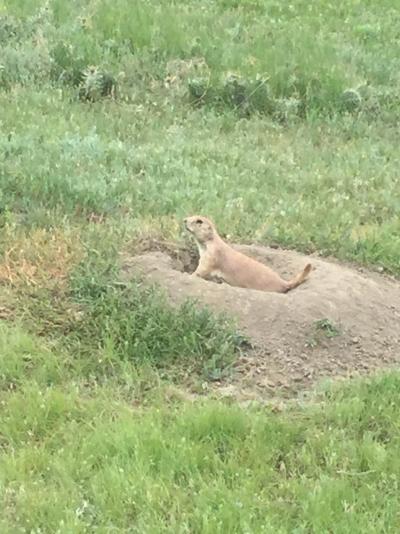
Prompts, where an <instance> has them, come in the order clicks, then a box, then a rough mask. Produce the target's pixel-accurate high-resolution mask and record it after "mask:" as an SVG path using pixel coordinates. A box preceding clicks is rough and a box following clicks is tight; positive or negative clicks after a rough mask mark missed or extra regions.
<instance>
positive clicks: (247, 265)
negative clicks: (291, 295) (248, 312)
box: [218, 243, 287, 293]
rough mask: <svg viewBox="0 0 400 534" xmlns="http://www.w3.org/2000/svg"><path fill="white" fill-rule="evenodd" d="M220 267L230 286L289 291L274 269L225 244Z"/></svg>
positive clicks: (219, 261)
mask: <svg viewBox="0 0 400 534" xmlns="http://www.w3.org/2000/svg"><path fill="white" fill-rule="evenodd" d="M223 245H224V247H223V250H221V251H220V252H219V255H218V256H219V257H218V264H219V265H218V267H219V270H220V271H221V274H222V275H223V278H224V279H225V280H226V282H227V283H228V284H231V285H233V286H238V287H245V288H249V289H259V290H263V291H266V290H268V291H278V292H282V293H284V292H285V291H287V287H286V282H285V280H282V278H281V277H280V276H279V275H278V274H277V273H275V272H274V271H273V270H272V269H270V268H269V267H267V265H264V264H263V263H260V262H259V261H257V260H255V259H254V258H250V257H249V256H245V255H244V254H242V253H241V252H239V251H237V250H235V249H233V248H232V247H230V246H229V245H227V244H226V243H223Z"/></svg>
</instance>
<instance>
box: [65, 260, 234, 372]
mask: <svg viewBox="0 0 400 534" xmlns="http://www.w3.org/2000/svg"><path fill="white" fill-rule="evenodd" d="M88 265H89V263H87V264H86V268H85V266H81V267H80V268H78V270H77V271H76V272H75V273H74V275H73V281H72V297H73V300H74V301H75V302H76V303H78V304H79V305H80V306H81V309H82V312H83V313H82V318H81V320H80V321H79V322H78V323H77V324H76V327H75V329H74V332H73V334H72V335H71V340H72V341H73V342H74V343H78V344H79V347H80V350H81V351H83V352H85V353H87V354H90V353H91V352H92V351H93V348H95V349H97V350H98V351H100V352H101V351H104V350H106V352H108V353H111V354H113V358H117V359H120V360H122V361H130V362H134V363H136V364H141V363H147V364H151V365H154V366H155V367H156V368H158V369H163V370H167V369H168V370H169V372H170V373H178V375H181V376H182V375H186V374H188V373H194V374H197V375H200V376H203V377H204V378H206V379H211V380H213V379H219V378H221V377H222V376H223V375H224V374H225V373H226V372H228V371H229V368H230V366H231V365H232V363H233V361H234V359H235V353H236V352H237V350H238V349H239V348H240V346H241V344H242V342H243V341H244V338H243V337H242V336H241V335H239V334H238V333H237V331H236V328H235V327H234V325H233V323H232V321H230V320H228V318H226V317H223V316H222V315H221V316H219V315H215V314H213V313H211V311H209V310H207V309H206V308H204V307H203V306H202V305H201V304H199V303H196V302H190V301H188V302H186V303H184V304H183V305H181V306H179V307H178V308H173V307H172V306H171V305H170V304H168V302H167V300H166V297H165V295H164V294H163V293H162V291H161V289H159V288H156V287H150V288H149V287H145V286H144V285H142V284H141V282H140V280H139V279H138V280H133V281H131V282H129V283H126V284H122V283H116V282H115V281H113V279H112V277H109V276H108V275H107V274H106V275H105V277H103V278H101V277H96V275H93V272H92V270H91V269H90V270H87V266H88ZM91 265H92V267H93V264H91ZM172 369H174V371H172Z"/></svg>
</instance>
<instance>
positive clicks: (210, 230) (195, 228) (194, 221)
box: [183, 215, 217, 243]
mask: <svg viewBox="0 0 400 534" xmlns="http://www.w3.org/2000/svg"><path fill="white" fill-rule="evenodd" d="M183 222H184V223H185V227H186V230H188V231H189V232H190V233H191V234H193V236H194V237H195V238H196V240H197V241H198V242H199V243H207V241H212V240H213V239H214V237H215V236H216V235H217V231H216V229H215V226H214V225H213V223H212V222H211V221H210V220H209V219H207V218H206V217H202V216H201V215H193V216H192V217H186V219H184V221H183Z"/></svg>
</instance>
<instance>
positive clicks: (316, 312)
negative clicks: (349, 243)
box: [122, 241, 400, 398]
mask: <svg viewBox="0 0 400 534" xmlns="http://www.w3.org/2000/svg"><path fill="white" fill-rule="evenodd" d="M236 248H237V249H238V250H240V251H242V252H244V253H245V254H248V255H249V256H253V257H255V258H256V259H258V260H260V261H262V262H265V263H266V264H267V265H269V266H270V267H272V268H273V269H274V270H276V271H277V272H279V273H280V274H281V276H283V277H284V278H288V279H289V278H291V277H292V276H293V275H294V274H296V273H297V272H299V271H300V270H302V269H303V268H304V266H305V264H306V263H308V262H309V261H310V257H306V256H302V255H300V254H297V253H295V252H289V251H284V250H276V249H271V248H263V247H257V246H245V245H241V246H236ZM311 262H312V264H313V267H314V270H313V272H312V273H311V275H310V278H309V280H308V281H307V282H306V283H305V284H303V285H302V286H300V287H298V288H296V289H294V290H293V291H290V292H289V293H287V294H284V295H281V294H277V293H264V292H260V291H255V290H248V289H241V288H236V287H231V286H229V285H227V284H216V283H213V282H207V281H205V280H202V279H199V278H197V277H191V276H190V274H189V273H190V272H191V271H193V270H194V268H195V266H196V264H197V258H196V253H195V252H194V250H191V249H184V248H179V247H177V246H176V245H175V246H173V245H171V244H166V243H161V242H156V241H153V242H148V243H147V246H145V247H143V248H142V250H141V251H140V255H136V256H129V255H128V256H127V255H125V256H124V260H123V266H122V272H123V276H124V277H125V278H128V279H129V278H131V277H132V276H136V275H142V276H144V277H145V279H146V280H148V281H149V282H151V283H154V282H156V283H158V284H160V285H161V286H162V287H164V288H165V289H166V291H167V294H168V295H169V298H170V300H171V302H172V303H174V304H180V303H181V302H183V301H184V300H185V299H187V298H196V299H198V300H199V301H200V302H202V303H204V304H206V305H208V306H209V307H210V308H211V309H213V310H216V311H224V312H228V313H229V314H231V315H233V316H234V317H235V318H236V320H237V323H238V325H239V327H240V328H241V330H242V332H243V333H244V334H246V335H247V336H248V337H249V338H250V340H251V342H252V345H253V348H252V349H251V350H249V351H248V352H247V353H246V354H244V355H243V356H242V357H241V358H240V359H239V361H238V363H237V366H236V372H235V373H234V375H233V376H232V377H231V378H230V379H229V383H226V382H225V383H224V384H219V385H218V386H217V387H220V388H221V390H222V389H225V390H227V391H228V392H229V394H230V392H231V390H232V389H234V390H235V391H234V392H233V394H235V395H236V394H237V393H238V392H239V393H240V394H241V395H242V396H245V397H247V398H251V397H254V396H257V397H258V398H259V397H260V396H261V397H268V396H271V395H276V394H277V393H282V394H283V395H293V394H294V393H296V392H299V391H301V390H304V389H307V388H309V387H310V386H312V385H313V384H315V383H316V382H319V381H321V380H323V379H328V378H339V377H352V376H356V375H360V374H366V373H371V372H374V371H376V370H378V369H382V368H390V367H395V366H397V365H398V364H399V363H400V284H399V283H398V282H396V281H395V280H389V279H387V278H385V277H383V276H379V275H376V274H372V273H365V272H359V271H356V270H354V269H351V268H349V267H345V266H341V265H338V264H336V263H332V262H329V261H325V260H321V259H319V258H317V257H313V258H311Z"/></svg>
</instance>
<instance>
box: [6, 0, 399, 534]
mask: <svg viewBox="0 0 400 534" xmlns="http://www.w3.org/2000/svg"><path fill="white" fill-rule="evenodd" d="M399 23H400V9H399V8H398V6H397V4H396V2H395V1H394V0H385V1H378V0H369V1H368V2H354V1H353V0H345V1H343V2H340V3H339V4H338V3H337V2H336V3H334V2H331V1H328V0H318V1H316V2H309V1H308V2H306V1H304V0H295V1H292V2H290V3H285V2H277V1H275V0H242V1H238V0H218V1H217V0H206V1H203V2H200V3H199V2H194V0H184V1H181V2H156V1H154V0H143V1H140V2H139V1H127V0H114V1H113V2H110V1H108V0H96V1H94V0H93V1H88V2H83V1H82V0H73V1H70V2H65V1H61V0H50V1H49V2H47V3H46V4H45V3H44V2H40V1H39V0H12V1H11V0H0V49H1V57H0V109H1V114H0V419H1V421H0V495H1V497H0V510H1V512H0V530H1V531H2V532H7V533H8V532H10V533H11V532H13V533H14V532H39V531H40V532H49V533H50V532H57V531H59V532H66V533H67V532H68V533H69V532H92V531H99V532H114V531H115V532H118V531H121V532H125V531H126V532H128V531H129V532H140V533H142V532H149V533H153V532H191V533H192V532H199V533H200V532H201V533H203V532H204V533H208V532H209V533H214V532H240V533H246V532H282V533H283V532H316V533H319V532H321V533H322V532H332V531H335V532H343V533H346V532H360V533H361V532H362V533H365V532H371V533H372V532H374V533H375V532H395V531H396V530H397V525H398V523H399V516H398V508H399V502H398V501H399V498H398V483H397V480H398V477H399V465H398V464H399V462H398V459H397V458H398V450H399V421H400V420H399V417H398V414H397V410H396V406H398V403H399V399H398V392H399V391H400V388H399V376H398V374H397V373H393V374H390V375H388V376H386V377H382V378H377V379H374V380H371V381H365V382H360V383H356V384H354V383H351V384H349V385H346V386H345V387H341V388H333V389H332V388H330V389H328V390H327V391H325V392H323V393H321V394H319V395H317V396H316V397H315V398H312V399H311V400H309V401H308V402H307V403H306V404H304V405H301V404H296V405H288V406H287V407H285V408H284V409H283V411H282V412H280V413H273V412H272V411H271V410H270V409H269V408H266V409H261V408H257V407H254V408H253V407H248V408H246V409H245V408H242V407H240V406H239V405H237V404H236V403H235V402H231V403H222V402H221V401H219V402H218V401H212V400H210V399H209V400H206V399H203V400H201V401H196V402H194V403H192V402H191V401H190V400H189V399H187V393H185V392H186V391H187V390H188V389H190V390H191V391H192V392H193V391H197V392H201V391H203V388H206V386H205V385H204V383H206V382H207V381H208V380H215V379H218V378H220V377H221V376H225V375H227V374H229V372H230V370H231V366H232V365H233V364H234V361H235V358H236V355H237V354H238V351H240V350H241V349H242V348H243V346H244V345H243V341H244V340H243V338H242V336H241V334H240V332H238V331H237V328H236V327H235V325H234V324H233V323H232V322H231V321H230V320H229V318H226V317H220V316H215V315H214V314H212V313H211V312H210V311H209V310H206V309H203V308H201V307H199V306H198V305H196V304H193V303H185V304H184V305H183V306H182V307H180V308H175V309H174V308H172V307H171V306H170V305H169V304H168V303H167V301H166V299H165V296H164V295H163V293H162V292H161V291H160V290H159V289H158V288H151V289H145V288H144V286H143V284H142V282H141V281H140V280H133V281H131V282H130V283H124V284H122V283H121V281H120V279H119V273H118V269H119V267H118V253H119V252H120V251H122V250H126V249H129V250H131V251H132V250H133V251H135V247H136V246H137V244H138V243H139V242H140V240H141V239H146V238H148V237H154V236H157V237H158V238H168V239H169V240H176V241H183V239H184V234H183V230H182V225H181V220H182V218H183V217H185V216H187V215H189V214H193V213H201V214H204V215H208V216H210V217H212V218H213V219H214V220H215V222H216V224H217V226H218V227H219V229H220V231H221V233H222V234H223V235H228V236H229V237H230V238H231V239H234V240H237V241H242V242H246V241H247V242H258V243H262V244H267V245H268V244H272V243H274V244H278V245H281V246H287V247H291V248H293V249H297V250H300V251H304V252H314V251H318V252H319V253H321V254H326V255H328V254H330V255H333V256H335V257H336V258H338V259H342V260H348V261H352V262H355V263H358V264H364V265H367V266H369V267H372V268H379V269H380V270H385V271H386V272H389V273H392V274H394V275H395V276H397V277H398V276H399V275H400V188H399V186H398V169H399V150H398V139H397V130H398V122H399V119H400V104H399V102H400V100H399V97H400V93H399V83H400V77H399V76H400V75H399V73H400V59H399V58H400V40H399V32H398V27H399ZM91 66H95V67H96V68H97V71H95V72H98V74H94V75H93V76H92V77H90V78H88V77H86V78H85V72H87V70H86V69H87V68H88V67H91ZM106 79H107V80H111V81H112V83H114V84H115V87H116V90H115V92H113V93H112V95H108V96H107V95H106V94H105V93H107V87H105V82H104V80H106ZM83 96H84V97H88V98H83ZM317 326H318V325H317ZM319 326H320V327H321V325H319ZM322 326H323V329H322V330H324V329H325V330H326V332H325V334H326V335H330V334H332V332H333V330H332V328H331V327H332V325H330V327H329V328H327V325H325V326H324V325H322ZM328 326H329V325H328ZM333 326H334V325H333ZM320 330H321V328H320ZM320 333H321V334H323V332H322V331H321V332H320ZM332 335H334V332H333V334H332Z"/></svg>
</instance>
